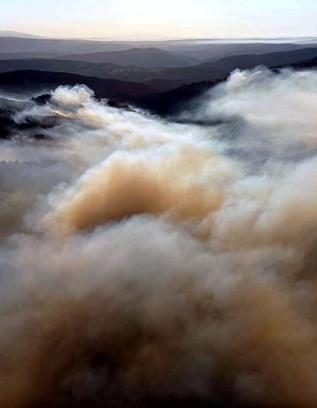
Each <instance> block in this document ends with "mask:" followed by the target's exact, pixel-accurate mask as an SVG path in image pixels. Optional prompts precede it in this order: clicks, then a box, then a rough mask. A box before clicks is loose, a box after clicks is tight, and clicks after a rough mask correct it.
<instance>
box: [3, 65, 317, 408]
mask: <svg viewBox="0 0 317 408" xmlns="http://www.w3.org/2000/svg"><path fill="white" fill-rule="evenodd" d="M316 85H317V73H314V72H304V73H295V72H288V71H286V72H282V73H280V74H273V73H271V72H269V71H266V70H255V71H252V72H236V73H234V74H233V75H232V76H231V78H229V80H228V81H227V82H226V83H224V84H221V85H219V86H218V87H217V88H214V89H212V90H211V91H210V92H209V93H208V94H207V95H205V96H204V98H202V99H201V100H199V101H197V102H196V103H195V105H194V106H192V108H191V109H190V110H189V109H188V110H187V111H186V112H184V114H183V115H182V119H184V118H186V119H187V120H188V122H195V121H196V120H198V121H199V124H197V125H195V124H194V123H192V124H190V123H188V124H178V123H172V122H169V121H161V120H160V119H158V118H154V117H151V116H149V115H147V114H145V113H141V112H135V111H126V110H118V109H115V108H111V107H109V106H107V105H106V104H104V103H102V102H97V101H96V100H94V98H93V95H92V93H91V91H90V90H88V89H86V88H84V87H75V88H67V87H61V88H59V89H57V90H56V91H55V93H54V94H53V95H52V100H51V102H49V103H47V104H46V105H44V106H42V107H34V106H33V107H31V108H27V109H25V110H24V111H23V112H20V113H19V114H18V115H19V116H18V119H19V120H20V121H22V122H23V121H24V120H27V118H28V117H30V115H31V116H32V117H33V118H38V119H41V120H43V118H44V119H45V118H48V117H50V118H51V117H54V118H55V119H56V118H57V119H56V120H57V123H56V126H55V127H53V128H51V129H50V130H49V136H50V138H49V139H48V140H44V141H41V142H32V143H30V142H26V141H25V140H24V139H23V138H22V139H21V138H19V137H17V138H16V139H15V140H14V141H11V142H6V143H5V145H4V146H5V153H3V156H2V157H3V159H4V160H6V163H2V164H1V165H0V177H1V185H2V186H3V187H2V188H1V191H0V195H1V198H2V199H1V205H0V220H1V224H2V227H1V230H0V244H1V246H0V268H1V269H0V270H1V272H0V327H1V331H0V405H1V406H3V407H5V408H24V407H25V408H28V407H43V406H46V407H72V406H73V407H104V406H107V407H108V406H109V407H118V406H119V407H143V406H157V404H162V406H163V405H164V404H165V405H166V404H167V403H168V402H169V403H170V404H171V405H173V406H177V405H175V404H177V403H178V402H179V403H180V404H181V405H182V406H191V405H190V404H196V403H197V401H198V402H199V403H201V404H204V403H207V405H208V406H209V405H210V406H220V407H229V406H230V407H232V406H233V407H241V406H244V407H254V406H257V407H261V406H263V407H269V406H272V407H273V406H274V407H283V408H284V407H294V408H295V407H296V408H300V407H303V408H306V407H315V406H316V404H317V374H316V373H317V340H316V339H317V337H316V335H317V329H316V323H317V317H316V311H317V292H316V288H317V280H316V276H315V269H316V265H317V258H316V255H315V251H316V249H317V242H316V227H317V211H316V208H317V155H316V150H315V149H316V140H317V139H316V134H317V133H315V132H316V131H317V122H316V121H317V119H316V117H317V116H316V115H315V113H317V96H316V95H317V93H316V89H317V87H316ZM202 121H206V123H209V124H210V123H212V122H214V123H215V124H214V125H209V126H207V125H206V126H201V122H202ZM17 162H19V164H17ZM8 166H9V167H8ZM21 177H22V180H23V182H21ZM194 406H197V405H194Z"/></svg>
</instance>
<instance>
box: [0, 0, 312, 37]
mask: <svg viewBox="0 0 317 408" xmlns="http://www.w3.org/2000/svg"><path fill="white" fill-rule="evenodd" d="M0 29H2V30H14V31H23V32H29V33H32V34H38V35H46V36H59V37H64V36H67V37H105V38H111V39H168V38H219V37H220V38H221V37H222V38H224V37H226V38H229V37H230V38H239V37H240V38H241V37H277V36H287V37H295V36H316V35H317V1H316V0H158V1H155V0H52V1H51V0H3V1H2V4H1V12H0Z"/></svg>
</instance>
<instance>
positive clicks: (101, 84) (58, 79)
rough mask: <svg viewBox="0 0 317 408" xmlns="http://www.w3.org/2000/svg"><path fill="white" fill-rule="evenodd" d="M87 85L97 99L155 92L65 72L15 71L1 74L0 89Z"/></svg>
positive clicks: (132, 85) (137, 84)
mask: <svg viewBox="0 0 317 408" xmlns="http://www.w3.org/2000/svg"><path fill="white" fill-rule="evenodd" d="M78 84H81V85H86V86H88V87H89V88H90V89H92V90H93V91H94V92H95V95H96V97H97V98H119V97H122V96H124V97H127V98H132V97H133V98H136V97H143V96H145V95H150V94H153V92H155V91H154V90H153V89H152V88H151V87H150V86H148V85H146V84H140V83H136V82H127V81H117V80H114V79H109V80H107V79H106V80H105V79H100V78H94V77H85V76H80V75H75V74H69V73H65V72H43V71H15V72H8V73H2V74H0V89H2V90H5V91H10V92H14V91H18V92H19V93H23V92H43V91H49V90H52V89H55V88H56V87H58V86H60V85H69V86H73V85H78Z"/></svg>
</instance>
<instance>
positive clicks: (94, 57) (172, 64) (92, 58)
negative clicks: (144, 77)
mask: <svg viewBox="0 0 317 408" xmlns="http://www.w3.org/2000/svg"><path fill="white" fill-rule="evenodd" d="M62 59H63V60H72V61H85V62H94V63H110V64H116V65H124V66H127V65H135V66H139V67H144V68H150V69H157V68H177V67H184V66H190V65H195V63H197V61H196V60H195V59H194V58H191V57H186V56H183V55H178V54H176V53H173V52H168V51H164V50H161V49H159V48H130V49H127V50H122V51H112V52H95V53H89V54H73V55H69V56H66V57H62Z"/></svg>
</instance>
